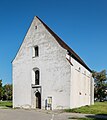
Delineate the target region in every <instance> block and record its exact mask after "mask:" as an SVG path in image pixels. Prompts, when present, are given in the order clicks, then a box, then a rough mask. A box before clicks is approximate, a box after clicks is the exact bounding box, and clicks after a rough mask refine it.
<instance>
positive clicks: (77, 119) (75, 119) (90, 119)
mask: <svg viewBox="0 0 107 120" xmlns="http://www.w3.org/2000/svg"><path fill="white" fill-rule="evenodd" d="M68 120H106V119H103V118H68Z"/></svg>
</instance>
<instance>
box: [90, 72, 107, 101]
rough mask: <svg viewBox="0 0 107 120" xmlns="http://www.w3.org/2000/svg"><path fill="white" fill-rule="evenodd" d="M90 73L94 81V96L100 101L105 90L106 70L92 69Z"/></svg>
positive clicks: (106, 81) (106, 82)
mask: <svg viewBox="0 0 107 120" xmlns="http://www.w3.org/2000/svg"><path fill="white" fill-rule="evenodd" d="M92 75H93V78H94V81H95V89H94V96H95V98H97V99H98V100H99V101H102V100H103V99H104V98H105V97H106V92H105V90H106V88H107V76H106V75H107V74H106V70H102V71H101V72H96V71H93V74H92Z"/></svg>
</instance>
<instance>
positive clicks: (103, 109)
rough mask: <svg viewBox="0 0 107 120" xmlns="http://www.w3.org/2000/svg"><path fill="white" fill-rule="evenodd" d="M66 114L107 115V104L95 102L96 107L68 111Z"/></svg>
mask: <svg viewBox="0 0 107 120" xmlns="http://www.w3.org/2000/svg"><path fill="white" fill-rule="evenodd" d="M65 111H66V112H75V113H86V114H106V115H107V102H95V104H94V105H91V106H84V107H80V108H75V109H66V110H65Z"/></svg>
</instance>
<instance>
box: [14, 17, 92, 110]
mask: <svg viewBox="0 0 107 120" xmlns="http://www.w3.org/2000/svg"><path fill="white" fill-rule="evenodd" d="M12 77H13V107H14V108H17V107H18V108H33V109H37V108H39V109H47V110H48V109H51V110H53V109H66V108H76V107H80V106H85V105H91V104H93V103H94V81H93V78H92V71H91V69H90V68H89V67H88V66H87V65H86V64H85V63H84V61H83V60H82V59H81V58H80V57H79V56H78V55H77V54H76V53H75V52H74V51H73V50H72V49H71V48H70V47H69V46H68V45H67V44H66V43H65V42H64V41H63V40H61V38H59V37H58V36H57V35H56V34H55V33H54V32H53V31H52V30H51V29H50V28H49V27H48V26H47V25H46V24H45V23H44V22H43V21H42V20H41V19H40V18H38V17H34V19H33V21H32V23H31V26H30V28H29V29H28V32H27V34H26V35H25V38H24V41H23V43H22V45H21V46H20V48H19V50H18V52H17V54H16V56H15V58H14V60H13V61H12Z"/></svg>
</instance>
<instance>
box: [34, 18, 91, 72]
mask: <svg viewBox="0 0 107 120" xmlns="http://www.w3.org/2000/svg"><path fill="white" fill-rule="evenodd" d="M36 17H37V18H38V19H39V20H40V22H41V23H42V24H43V25H44V27H45V28H46V29H47V30H48V31H49V33H51V35H52V36H53V37H54V38H55V39H56V40H57V42H58V43H59V44H60V45H61V46H62V47H63V48H64V49H66V50H67V51H69V52H70V53H71V55H72V57H73V58H74V59H76V60H77V61H78V62H79V63H80V64H82V65H83V66H84V67H85V68H87V69H88V70H89V71H90V72H91V70H90V68H89V67H88V66H87V65H86V64H85V62H84V61H83V60H82V59H81V58H80V57H79V56H78V55H77V54H76V53H75V52H74V51H73V50H72V49H71V48H70V47H69V46H68V45H67V44H66V43H65V42H64V41H63V40H62V39H61V38H60V37H59V36H58V35H57V34H56V33H55V32H53V31H52V30H51V29H50V28H49V27H48V26H47V25H46V24H45V23H44V22H43V21H42V20H41V19H40V18H39V17H38V16H36Z"/></svg>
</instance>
